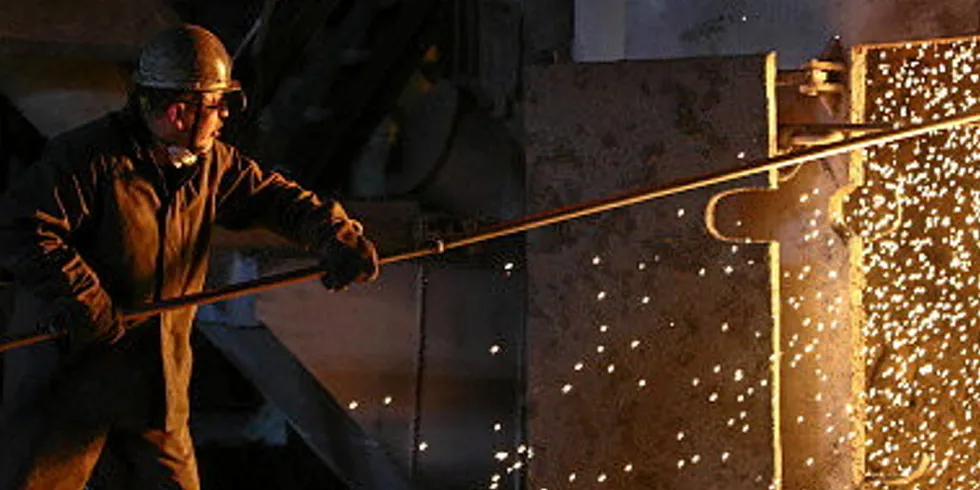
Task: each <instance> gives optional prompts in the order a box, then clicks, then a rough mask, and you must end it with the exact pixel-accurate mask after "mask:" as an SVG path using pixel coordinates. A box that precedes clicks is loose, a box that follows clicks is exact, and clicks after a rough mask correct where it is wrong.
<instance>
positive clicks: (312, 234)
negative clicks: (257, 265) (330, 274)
mask: <svg viewBox="0 0 980 490" xmlns="http://www.w3.org/2000/svg"><path fill="white" fill-rule="evenodd" d="M217 199H218V202H217V219H218V223H219V224H221V225H222V226H225V227H228V228H232V229H241V228H245V227H249V226H254V225H261V226H263V227H265V228H268V229H270V230H272V231H273V232H276V233H278V234H279V235H282V236H284V237H286V238H288V239H290V240H292V241H294V242H296V243H297V244H299V245H301V246H304V247H306V248H307V249H308V250H318V249H321V248H322V246H323V245H324V242H326V241H328V240H331V239H333V235H334V230H336V229H338V228H339V227H341V226H343V225H344V224H345V223H347V222H348V221H349V220H350V219H349V218H348V217H347V213H346V212H345V211H344V208H343V207H342V206H341V205H340V203H338V202H336V201H333V200H321V199H320V198H319V197H318V196H317V195H316V194H314V193H313V192H311V191H309V190H306V189H304V188H302V187H301V186H300V185H299V184H297V183H296V182H293V181H291V180H289V179H287V178H286V177H284V176H282V175H281V174H279V173H278V172H273V171H264V170H262V168H261V167H259V165H258V164H257V163H256V162H255V161H254V160H251V159H250V158H248V157H245V156H244V155H241V154H240V153H238V152H234V153H232V159H231V164H230V166H229V167H228V168H227V169H226V170H225V172H224V174H223V175H222V178H221V182H220V185H219V189H218V194H217Z"/></svg>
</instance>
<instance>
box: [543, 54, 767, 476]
mask: <svg viewBox="0 0 980 490" xmlns="http://www.w3.org/2000/svg"><path fill="white" fill-rule="evenodd" d="M774 63H775V60H774V57H773V56H767V55H758V56H744V57H732V58H703V59H690V60H682V61H649V62H622V63H596V64H578V65H564V66H563V65H558V66H551V67H540V68H533V69H530V70H528V73H527V78H526V80H527V97H526V100H527V110H526V116H525V123H526V129H527V142H528V143H527V165H528V203H529V211H530V212H540V211H544V210H549V209H553V208H555V207H558V206H563V205H570V204H575V203H579V202H583V201H586V200H591V199H597V198H601V197H607V196H610V195H613V194H616V193H621V192H625V191H629V190H634V189H637V188H641V187H651V186H658V185H666V184H670V183H676V182H678V181H684V180H689V179H694V178H697V177H700V176H704V175H707V174H713V173H717V172H721V171H724V170H732V169H736V168H740V167H742V166H744V165H746V164H747V162H749V161H752V160H757V159H762V158H765V157H767V156H768V155H769V151H770V148H771V144H770V138H771V136H772V134H773V133H772V129H773V128H772V121H774V119H773V118H772V114H773V112H772V111H773V110H774V107H773V106H772V104H773V100H772V95H771V92H770V90H771V89H772V85H773V80H774V79H773V76H774V67H775V64H774ZM768 182H769V181H768V176H766V175H760V176H757V177H751V178H747V179H744V180H741V181H738V182H733V183H729V184H724V185H719V186H715V187H711V188H707V189H703V190H698V191H691V192H688V193H685V194H680V195H676V196H673V197H669V198H664V199H660V200H657V201H655V202H650V203H646V204H641V205H636V206H632V207H629V208H626V209H621V210H616V211H611V212H608V213H604V214H601V215H597V216H593V217H590V218H586V219H581V220H577V221H573V222H569V223H566V224H562V225H558V226H553V227H549V228H546V229H541V230H539V231H535V232H531V233H530V234H529V237H528V248H527V251H528V252H527V253H528V257H527V262H528V265H527V269H528V270H527V273H528V295H529V296H528V300H529V305H528V308H529V310H528V326H527V331H528V348H527V351H528V354H527V355H528V358H527V364H528V368H527V369H528V373H529V374H528V379H529V386H528V435H529V440H530V443H531V448H532V449H533V452H534V458H533V459H532V460H531V463H530V470H529V480H528V488H535V489H538V488H550V489H554V488H563V489H564V488H597V487H599V486H600V485H608V487H609V488H617V489H692V488H697V489H714V488H717V489H721V488H724V489H750V488H751V489H764V488H767V487H769V486H770V485H771V484H772V483H773V482H775V481H778V479H779V471H780V464H779V451H778V435H779V432H778V427H777V423H776V422H777V420H778V419H777V418H774V417H773V414H774V407H775V405H774V403H775V401H776V399H775V396H776V394H778V373H776V372H774V371H773V369H772V367H773V365H774V364H773V361H774V358H773V354H774V342H775V341H777V340H778V338H779V331H778V325H779V322H778V320H777V318H776V317H775V316H776V310H775V308H774V306H773V304H772V301H773V300H772V298H773V297H774V291H773V278H772V274H773V272H774V267H776V266H778V264H774V262H773V261H772V260H771V255H770V253H771V246H770V245H765V244H745V243H731V242H725V241H721V240H718V239H717V238H715V237H713V236H711V235H710V234H709V232H708V231H707V221H706V220H707V219H710V218H709V217H708V216H706V210H707V205H708V202H709V201H710V200H711V198H712V196H714V195H716V194H718V193H720V192H722V191H725V190H730V189H733V188H740V187H767V186H768Z"/></svg>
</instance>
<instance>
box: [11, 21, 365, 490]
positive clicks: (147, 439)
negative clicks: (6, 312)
mask: <svg viewBox="0 0 980 490" xmlns="http://www.w3.org/2000/svg"><path fill="white" fill-rule="evenodd" d="M231 61H232V60H231V58H230V57H229V55H228V52H227V50H226V49H225V47H224V46H223V45H222V43H221V41H220V40H219V39H218V38H217V37H216V36H215V35H214V34H212V33H211V32H209V31H207V30H206V29H204V28H202V27H199V26H194V25H183V26H179V27H176V28H172V29H169V30H167V31H164V32H163V33H161V34H159V35H157V36H155V37H154V38H153V39H152V40H150V41H149V42H148V43H147V44H146V45H145V46H143V48H142V49H141V50H140V53H139V55H138V58H137V62H136V69H135V73H134V77H133V82H134V88H133V89H132V91H131V93H130V94H129V98H128V101H127V103H126V105H125V107H124V108H122V109H121V110H120V111H118V112H114V113H111V114H109V115H107V116H105V117H102V118H100V119H97V120H95V121H93V122H90V123H88V124H85V125H83V126H81V127H79V128H77V129H74V130H71V131H68V132H66V133H64V134H62V135H59V136H58V137H56V138H54V139H53V140H52V141H51V142H50V143H49V144H48V146H47V147H46V149H45V152H44V155H43V157H42V158H41V160H40V161H39V162H38V163H37V164H35V165H33V166H32V167H30V168H29V169H28V170H26V171H25V173H24V174H23V175H22V176H21V178H20V179H19V181H18V182H17V183H15V184H14V185H12V186H11V188H10V189H9V191H8V192H7V194H6V195H5V196H4V197H3V200H2V201H0V268H3V269H6V270H9V271H10V272H12V273H13V274H14V276H15V280H16V284H15V287H16V288H17V300H16V307H15V312H14V315H13V316H14V318H13V319H12V322H11V323H12V328H11V329H10V330H11V331H12V332H11V333H18V334H24V333H31V332H37V328H38V325H45V326H49V327H50V328H55V329H65V330H66V331H67V335H66V336H65V337H64V338H65V339H66V341H65V342H63V343H61V344H58V345H55V344H52V343H49V344H47V345H40V346H34V347H31V348H28V349H21V350H19V351H14V352H10V353H8V356H7V358H6V359H5V361H6V362H7V369H6V371H7V374H8V375H7V376H6V377H7V378H8V379H7V380H6V382H5V387H4V388H5V390H4V393H5V399H6V400H5V403H4V411H3V415H2V418H0V488H2V489H4V490H15V489H44V490H59V489H70V490H81V489H83V488H85V486H86V482H87V481H88V480H89V478H90V475H91V474H92V472H93V469H94V467H95V464H96V462H97V461H98V459H99V456H100V454H101V453H102V451H103V450H104V449H107V448H109V449H112V450H113V451H114V454H115V455H117V456H118V457H121V458H125V463H126V464H125V465H122V466H124V467H125V468H128V469H129V471H127V473H128V475H127V476H128V478H129V480H128V481H129V482H128V484H127V488H133V489H151V488H152V489H162V488H166V489H171V488H173V489H183V490H188V489H197V488H199V486H200V485H199V479H198V473H197V465H196V461H195V456H194V448H193V445H192V441H191V437H190V433H189V429H188V413H189V407H188V405H189V402H188V383H189V379H190V375H191V345H190V330H191V325H192V320H193V317H194V314H195V309H194V308H184V309H180V310H175V311H172V312H169V313H163V314H159V315H156V316H155V317H153V318H151V319H148V320H146V321H145V323H147V324H144V325H140V326H139V328H131V327H132V326H131V325H124V322H123V316H122V312H124V311H126V310H127V308H132V307H134V306H137V305H140V304H144V303H147V302H153V301H160V300H162V299H167V298H175V297H179V296H183V295H187V294H190V293H195V292H199V291H201V290H202V288H203V286H204V280H205V272H206V270H207V264H208V251H209V247H210V244H211V236H212V232H213V230H214V227H215V225H216V224H220V225H222V226H225V227H228V228H231V229H236V228H242V227H246V226H251V225H261V226H265V227H267V228H269V229H271V230H273V231H275V232H278V233H280V234H281V235H283V236H285V237H287V238H290V239H292V240H294V241H295V242H297V243H298V244H301V245H303V246H305V247H307V248H308V249H309V250H310V251H312V252H314V253H316V254H318V255H319V257H320V258H321V260H322V264H323V266H324V270H325V271H326V273H325V274H324V276H323V277H322V282H323V284H324V286H325V287H327V288H328V289H331V290H336V289H342V288H345V287H346V286H348V285H349V284H351V283H354V282H366V281H372V280H374V279H375V278H376V277H377V275H378V257H377V253H376V251H375V248H374V246H373V245H372V243H371V242H370V241H369V240H368V239H367V238H366V237H365V236H364V234H363V230H362V228H361V226H360V224H359V223H358V222H356V221H354V220H352V219H350V218H349V217H348V216H347V214H346V213H345V211H344V209H343V208H342V207H341V205H340V204H338V203H337V202H333V201H329V200H323V199H320V198H318V197H317V196H316V195H314V193H312V192H310V191H308V190H305V189H303V188H301V187H300V186H299V185H297V184H296V183H295V182H292V181H290V180H288V179H286V178H284V177H283V176H282V175H280V174H277V173H275V172H270V171H266V170H263V169H262V168H260V167H259V166H258V165H257V164H256V162H254V161H253V160H251V159H249V158H248V157H246V156H245V155H243V154H241V153H240V152H239V151H238V150H237V149H236V148H234V147H233V146H230V145H228V144H226V143H223V142H221V141H219V140H218V136H219V131H220V129H221V127H222V124H223V122H224V121H225V119H226V118H228V117H229V106H233V105H235V104H236V103H237V101H240V100H243V94H242V93H241V87H240V84H239V83H238V82H237V81H236V80H233V79H232V77H231V71H232V63H231ZM47 354H52V355H47ZM55 356H56V357H57V359H56V360H55Z"/></svg>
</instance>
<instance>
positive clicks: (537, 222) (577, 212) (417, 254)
mask: <svg viewBox="0 0 980 490" xmlns="http://www.w3.org/2000/svg"><path fill="white" fill-rule="evenodd" d="M975 122H980V112H974V113H970V114H966V115H961V116H955V117H950V118H946V119H940V120H938V121H934V122H930V123H926V124H918V125H913V126H909V127H905V128H898V129H893V130H891V131H882V132H879V133H874V134H869V135H865V136H859V137H856V138H852V139H850V140H847V141H842V142H840V143H835V144H832V145H826V146H823V147H817V148H812V149H808V150H804V151H798V152H793V153H790V154H787V155H783V156H779V157H773V158H768V159H765V160H762V161H760V162H758V163H757V164H755V165H751V166H748V167H745V168H741V169H738V170H733V171H727V172H721V173H718V174H714V175H709V176H705V177H701V178H698V179H692V180H690V181H689V182H682V183H678V184H674V185H670V186H665V187H658V188H654V189H640V190H636V191H632V192H627V193H624V194H619V195H616V196H612V197H608V198H603V199H598V200H594V201H589V202H585V203H580V204H575V205H572V206H567V207H564V208H559V209H555V210H551V211H545V212H542V213H537V214H533V215H530V216H526V217H524V218H519V219H516V220H513V221H509V222H506V223H501V224H500V225H497V226H494V227H492V228H490V229H489V230H487V231H485V232H483V233H479V234H476V235H472V236H469V237H465V238H461V239H458V240H453V241H448V242H443V241H442V240H437V241H436V242H435V243H434V244H433V245H431V246H429V247H426V248H421V249H418V250H414V251H411V252H406V253H402V254H397V255H392V256H388V257H384V258H382V259H381V260H380V263H381V265H386V264H394V263H397V262H403V261H408V260H414V259H418V258H422V257H428V256H430V255H438V254H441V253H443V252H445V251H447V250H452V249H455V248H462V247H468V246H470V245H475V244H477V243H481V242H485V241H489V240H493V239H496V238H502V237H505V236H509V235H514V234H517V233H521V232H524V231H530V230H534V229H537V228H543V227H545V226H550V225H553V224H556V223H561V222H564V221H571V220H573V219H577V218H582V217H585V216H591V215H593V214H599V213H603V212H606V211H611V210H613V209H618V208H623V207H627V206H632V205H634V204H640V203H642V202H646V201H650V200H653V199H659V198H661V197H667V196H671V195H674V194H680V193H682V192H686V191H690V190H694V189H700V188H703V187H709V186H712V185H717V184H721V183H725V182H729V181H732V180H738V179H742V178H745V177H749V176H752V175H755V174H758V173H762V172H769V171H773V170H778V169H781V168H784V167H789V166H793V165H799V164H803V163H807V162H812V161H816V160H820V159H822V158H827V157H830V156H833V155H838V154H841V153H846V152H849V151H855V150H860V149H863V148H868V147H871V146H878V145H884V144H888V143H892V142H895V141H900V140H904V139H908V138H914V137H916V136H921V135H923V134H926V133H930V132H934V131H941V130H945V129H950V128H955V127H958V126H963V125H967V124H971V123H975ZM323 273H324V271H323V270H322V269H321V268H320V267H319V266H313V267H307V268H302V269H298V270H295V271H290V272H283V273H279V274H273V275H270V276H266V277H262V278H259V279H256V280H253V281H245V282H242V283H239V284H231V285H227V286H223V287H219V288H216V289H213V290H211V291H205V292H201V293H195V294H189V295H187V296H182V297H179V298H173V299H168V300H163V301H159V302H156V303H150V304H146V305H143V306H138V307H136V308H134V309H132V310H130V311H128V312H126V314H125V315H124V319H125V320H126V321H127V322H135V321H139V320H143V319H145V318H148V317H150V316H153V315H157V314H160V313H163V312H165V311H170V310H174V309H178V308H185V307H188V306H197V305H203V304H209V303H214V302H217V301H223V300H228V299H232V298H236V297H239V296H244V295H248V294H252V293H258V292H261V291H265V290H268V289H272V288H275V287H279V286H285V285H288V284H294V283H297V282H302V281H307V280H310V279H314V278H316V277H319V276H320V275H321V274H323ZM57 337H58V334H48V333H46V334H42V335H37V336H34V337H28V338H24V339H15V340H13V341H10V342H9V343H5V344H0V353H2V352H5V351H7V350H10V349H13V348H16V347H22V346H25V345H30V344H34V343H37V342H43V341H46V340H51V339H52V338H57Z"/></svg>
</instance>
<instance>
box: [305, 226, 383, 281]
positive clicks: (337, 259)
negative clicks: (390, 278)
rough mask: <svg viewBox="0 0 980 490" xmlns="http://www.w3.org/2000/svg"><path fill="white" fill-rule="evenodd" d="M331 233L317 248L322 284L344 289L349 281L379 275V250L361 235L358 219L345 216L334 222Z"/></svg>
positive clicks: (361, 228)
mask: <svg viewBox="0 0 980 490" xmlns="http://www.w3.org/2000/svg"><path fill="white" fill-rule="evenodd" d="M331 230H332V236H330V237H327V239H326V240H324V241H323V244H322V245H321V246H320V247H319V250H317V253H318V254H319V256H320V266H321V267H323V269H324V271H325V272H324V273H323V275H322V276H320V282H321V283H323V287H325V288H327V289H328V290H330V291H338V290H342V289H345V288H346V287H347V286H348V285H350V284H351V283H352V282H371V281H373V280H375V279H377V278H378V273H379V270H378V252H377V250H375V248H374V244H373V243H371V241H370V240H368V239H367V238H365V237H364V228H363V227H362V226H361V223H359V222H357V221H355V220H352V219H346V220H343V221H340V222H338V223H335V224H334V225H333V226H332V228H331Z"/></svg>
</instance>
